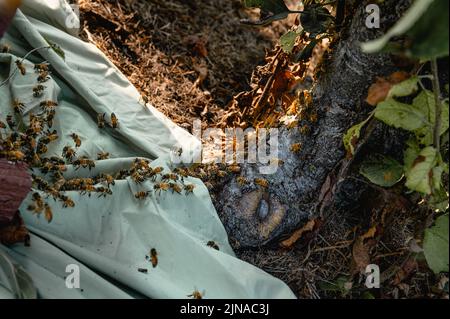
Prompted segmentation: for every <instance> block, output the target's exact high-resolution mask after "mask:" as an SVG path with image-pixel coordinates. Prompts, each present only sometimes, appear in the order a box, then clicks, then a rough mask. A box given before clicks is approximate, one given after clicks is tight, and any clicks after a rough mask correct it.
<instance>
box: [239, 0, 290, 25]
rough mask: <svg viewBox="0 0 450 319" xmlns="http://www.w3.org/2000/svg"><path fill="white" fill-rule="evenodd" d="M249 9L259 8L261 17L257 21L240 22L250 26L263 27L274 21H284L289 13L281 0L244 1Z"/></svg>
mask: <svg viewBox="0 0 450 319" xmlns="http://www.w3.org/2000/svg"><path fill="white" fill-rule="evenodd" d="M244 5H245V6H246V7H249V8H260V9H261V17H260V20H258V21H250V20H242V21H241V22H242V23H245V24H251V25H265V24H269V23H271V22H273V21H276V20H283V19H286V18H287V17H288V15H289V13H291V11H290V10H289V8H288V7H287V6H286V4H285V3H284V1H283V0H244Z"/></svg>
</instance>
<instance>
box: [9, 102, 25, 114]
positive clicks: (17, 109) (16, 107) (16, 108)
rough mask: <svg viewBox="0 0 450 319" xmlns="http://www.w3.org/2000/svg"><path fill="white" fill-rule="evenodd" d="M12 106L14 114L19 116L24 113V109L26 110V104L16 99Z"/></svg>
mask: <svg viewBox="0 0 450 319" xmlns="http://www.w3.org/2000/svg"><path fill="white" fill-rule="evenodd" d="M12 106H13V109H14V112H15V113H17V114H20V113H22V112H23V109H24V108H25V104H23V103H22V102H20V101H19V99H15V100H14V101H13V102H12Z"/></svg>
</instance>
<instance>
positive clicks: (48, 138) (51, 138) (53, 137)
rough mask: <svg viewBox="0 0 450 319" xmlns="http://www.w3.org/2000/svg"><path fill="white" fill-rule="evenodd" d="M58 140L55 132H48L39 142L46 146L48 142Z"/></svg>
mask: <svg viewBox="0 0 450 319" xmlns="http://www.w3.org/2000/svg"><path fill="white" fill-rule="evenodd" d="M57 139H58V134H57V132H56V130H53V132H50V131H48V132H47V133H46V135H45V136H43V137H42V138H41V139H40V140H39V142H40V143H44V144H48V143H50V142H53V141H56V140H57Z"/></svg>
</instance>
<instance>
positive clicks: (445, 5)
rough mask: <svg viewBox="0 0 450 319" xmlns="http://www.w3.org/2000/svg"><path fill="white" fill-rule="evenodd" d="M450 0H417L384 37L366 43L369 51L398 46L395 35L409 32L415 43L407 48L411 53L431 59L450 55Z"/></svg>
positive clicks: (373, 51) (364, 49) (363, 46)
mask: <svg viewBox="0 0 450 319" xmlns="http://www.w3.org/2000/svg"><path fill="white" fill-rule="evenodd" d="M448 10H449V1H448V0H416V1H414V3H413V5H412V6H411V7H410V8H409V9H408V11H407V12H406V14H405V15H404V16H403V17H402V18H401V19H400V20H399V21H398V22H397V23H396V24H395V26H394V27H393V28H391V29H390V30H389V31H388V32H387V33H386V34H385V35H384V36H383V37H381V38H379V39H377V40H373V41H370V42H367V43H364V44H363V45H362V49H363V51H364V52H366V53H376V52H380V51H382V50H386V49H388V50H391V49H396V50H397V49H398V45H396V44H393V43H392V42H390V41H391V39H392V38H394V37H398V36H402V35H407V36H408V37H409V39H410V41H407V42H409V43H411V45H410V46H409V47H405V48H403V50H402V51H404V52H405V53H406V54H409V55H410V56H413V57H416V58H421V59H431V58H439V57H444V56H448V52H449V41H448V37H449V33H448V28H449V15H448Z"/></svg>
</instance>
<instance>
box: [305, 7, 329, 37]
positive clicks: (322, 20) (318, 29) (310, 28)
mask: <svg viewBox="0 0 450 319" xmlns="http://www.w3.org/2000/svg"><path fill="white" fill-rule="evenodd" d="M300 22H301V24H302V27H303V29H304V30H305V31H306V32H308V33H309V34H310V35H309V36H310V38H315V37H316V36H317V35H319V34H321V33H325V32H326V31H327V30H328V28H329V27H330V26H331V24H332V23H333V19H332V17H331V14H330V11H328V9H327V8H325V7H320V6H317V5H309V6H306V7H305V8H304V9H303V13H302V14H301V15H300Z"/></svg>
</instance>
